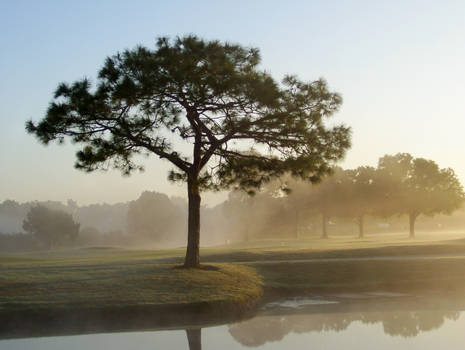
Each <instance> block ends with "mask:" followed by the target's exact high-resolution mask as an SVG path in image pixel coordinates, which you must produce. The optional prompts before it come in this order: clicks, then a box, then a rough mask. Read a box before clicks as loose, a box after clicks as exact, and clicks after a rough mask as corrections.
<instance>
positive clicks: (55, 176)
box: [0, 0, 465, 204]
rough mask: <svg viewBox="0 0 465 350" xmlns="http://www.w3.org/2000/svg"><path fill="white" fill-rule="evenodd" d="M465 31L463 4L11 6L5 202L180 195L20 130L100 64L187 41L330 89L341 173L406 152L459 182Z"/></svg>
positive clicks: (4, 12) (7, 5)
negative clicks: (80, 160)
mask: <svg viewBox="0 0 465 350" xmlns="http://www.w3.org/2000/svg"><path fill="white" fill-rule="evenodd" d="M464 21H465V2H464V1H452V0H450V1H447V0H445V1H427V0H422V1H413V0H412V1H408V0H404V1H381V0H380V1H373V0H372V1H355V0H354V1H336V0H335V1H287V2H284V1H269V0H268V1H250V0H249V1H234V2H223V1H195V2H194V1H176V0H172V1H131V2H129V1H98V0H96V1H32V0H31V1H20V0H17V1H14V2H13V1H3V2H1V3H0V31H1V33H2V35H1V36H0V48H1V54H0V76H1V79H0V100H1V103H0V164H2V165H1V171H0V184H1V185H0V201H3V200H4V199H7V198H9V199H16V200H19V201H26V200H32V199H39V200H43V199H53V200H62V201H63V200H66V199H67V198H73V199H76V200H77V201H78V203H80V204H85V203H93V202H104V201H107V202H116V201H126V200H130V199H135V198H136V197H138V196H139V194H140V192H141V191H143V190H156V191H162V192H165V193H168V194H173V195H184V192H185V189H184V187H182V186H178V185H171V184H169V183H168V182H167V181H166V174H167V169H168V168H169V164H167V163H163V162H161V161H159V160H157V159H155V158H150V159H148V160H147V161H146V162H145V163H146V168H147V170H146V172H145V173H143V174H135V175H133V176H131V177H129V178H122V177H121V176H120V174H119V173H118V172H116V171H110V172H107V173H96V174H91V175H89V174H84V173H81V172H78V171H77V170H74V168H73V163H74V152H75V148H74V147H73V146H71V145H68V146H65V147H59V146H57V145H50V146H48V147H44V146H41V145H39V144H38V142H37V141H36V140H35V139H34V138H33V137H31V136H30V135H26V134H25V132H24V123H25V121H26V120H27V119H29V118H32V119H34V120H39V119H40V118H41V117H43V115H44V112H45V110H46V108H47V105H48V103H49V102H50V100H51V97H52V93H53V91H54V89H55V88H56V86H57V84H58V83H59V82H61V81H69V82H70V81H74V80H76V79H80V78H82V77H84V76H87V77H90V78H93V77H95V74H96V72H97V71H98V69H99V68H100V66H101V65H102V63H103V61H104V59H105V57H106V56H108V55H112V54H114V53H116V52H117V51H118V50H122V49H125V48H131V47H134V46H136V45H137V44H143V45H146V46H151V45H153V42H154V40H155V38H156V37H157V36H160V35H168V36H175V35H183V34H189V33H194V34H197V35H199V36H201V37H204V38H207V39H220V40H228V41H233V42H237V43H240V44H242V45H245V46H255V47H258V48H260V50H261V54H262V67H263V68H264V69H266V70H267V71H269V72H270V73H271V74H272V75H273V76H274V77H275V78H277V79H280V78H282V76H283V75H284V74H286V73H293V74H297V75H298V76H299V77H301V78H302V79H304V80H312V79H316V78H319V77H324V78H325V79H326V80H327V81H328V83H329V85H330V87H331V88H332V89H333V90H335V91H338V92H340V93H341V94H342V95H343V98H344V104H343V108H342V109H341V111H340V112H339V113H338V114H337V116H335V118H334V121H335V122H344V123H346V124H347V125H350V126H351V127H352V129H353V147H352V149H351V150H350V151H349V152H348V154H347V157H346V160H345V161H344V162H342V165H343V166H344V167H356V166H358V165H375V164H376V162H377V159H378V158H379V157H380V156H382V155H384V154H387V153H389V154H392V153H397V152H410V153H411V154H412V155H414V156H416V157H425V158H430V159H433V160H435V161H437V162H438V164H439V165H440V166H441V167H452V168H453V169H455V170H456V172H457V174H458V175H459V177H460V178H461V180H462V182H465V163H464V162H463V158H464V157H463V153H464V149H465V135H463V133H464V130H465V119H464V117H465V105H464V98H463V93H464V92H465V66H464V62H465V40H464V39H465V22H464ZM217 200H218V199H216V201H217ZM205 201H206V202H210V203H213V202H215V198H214V197H212V196H206V200H205Z"/></svg>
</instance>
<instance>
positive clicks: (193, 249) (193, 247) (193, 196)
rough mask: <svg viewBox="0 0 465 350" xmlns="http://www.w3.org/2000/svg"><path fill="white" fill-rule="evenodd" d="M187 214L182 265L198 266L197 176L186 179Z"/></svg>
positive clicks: (198, 198)
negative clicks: (185, 240) (184, 252)
mask: <svg viewBox="0 0 465 350" xmlns="http://www.w3.org/2000/svg"><path fill="white" fill-rule="evenodd" d="M187 193H188V202H189V214H188V225H187V250H186V259H185V261H184V267H199V266H200V253H199V247H200V190H199V184H198V179H197V178H194V179H193V178H191V177H189V178H188V179H187Z"/></svg>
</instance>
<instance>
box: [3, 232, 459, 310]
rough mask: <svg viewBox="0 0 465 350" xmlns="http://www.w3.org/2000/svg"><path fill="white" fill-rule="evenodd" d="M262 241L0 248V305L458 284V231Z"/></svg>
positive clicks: (106, 303)
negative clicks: (194, 246)
mask: <svg viewBox="0 0 465 350" xmlns="http://www.w3.org/2000/svg"><path fill="white" fill-rule="evenodd" d="M406 236H407V235H406V234H405V233H399V234H389V235H388V234H383V235H376V236H368V237H367V238H365V239H357V238H354V237H347V236H333V237H330V238H329V239H325V240H323V239H320V238H306V239H299V240H280V239H270V240H262V241H253V242H246V243H241V244H237V245H230V246H223V247H214V248H204V249H202V250H201V260H202V262H203V264H205V265H207V266H210V267H212V268H210V269H201V270H197V269H195V270H194V269H179V268H176V266H179V265H180V264H181V263H182V260H183V255H184V249H183V248H179V249H170V250H138V249H124V248H116V247H88V248H76V249H67V250H54V251H50V252H30V253H21V254H2V255H0V312H3V313H7V312H8V311H15V310H40V309H47V310H49V309H54V308H55V309H66V308H67V307H70V306H72V307H79V306H83V307H86V308H114V307H121V306H144V305H147V306H153V305H167V304H168V305H177V304H190V303H194V304H195V303H214V302H219V303H221V302H237V303H238V304H240V303H241V302H247V301H250V300H257V299H259V298H260V297H261V296H262V294H263V293H264V292H265V293H269V292H271V294H273V293H274V294H276V293H278V294H279V295H293V294H294V295H298V294H301V293H322V292H323V293H324V292H327V293H334V292H347V291H355V290H357V291H367V290H384V291H386V290H388V291H402V292H412V291H415V292H417V291H428V292H430V291H435V290H445V291H461V290H464V291H465V234H460V233H441V234H435V233H419V234H418V238H416V239H414V240H412V239H408V238H406Z"/></svg>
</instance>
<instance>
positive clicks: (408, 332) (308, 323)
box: [229, 310, 460, 347]
mask: <svg viewBox="0 0 465 350" xmlns="http://www.w3.org/2000/svg"><path fill="white" fill-rule="evenodd" d="M459 315H460V312H457V311H446V312H441V311H437V310H426V311H398V312H350V313H328V314H306V315H305V314H298V315H282V316H279V315H277V316H258V317H255V318H253V319H251V320H248V321H245V322H241V323H237V324H233V325H230V326H229V333H230V334H231V335H232V336H233V338H234V339H235V340H236V341H237V342H239V343H240V344H242V345H245V346H249V347H256V346H260V345H263V344H265V343H267V342H273V341H280V340H282V339H283V338H284V337H285V336H286V335H287V334H288V333H290V332H294V333H307V332H324V331H342V330H345V329H346V328H347V327H348V326H349V325H350V324H351V323H352V322H355V321H360V322H362V323H366V324H373V323H382V325H383V328H384V332H385V333H386V334H388V335H391V336H395V335H400V336H402V337H415V336H417V335H418V334H419V333H420V332H428V331H431V330H433V329H437V328H439V327H441V326H442V325H443V323H444V321H445V320H446V319H450V320H457V319H458V317H459Z"/></svg>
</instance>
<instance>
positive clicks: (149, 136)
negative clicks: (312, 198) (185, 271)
mask: <svg viewBox="0 0 465 350" xmlns="http://www.w3.org/2000/svg"><path fill="white" fill-rule="evenodd" d="M259 63H260V55H259V51H258V49H255V48H251V49H248V48H244V47H241V46H239V45H233V44H229V43H221V42H219V41H204V40H201V39H199V38H197V37H195V36H186V37H182V38H177V39H176V40H174V41H170V40H168V39H167V38H160V39H158V41H157V47H156V49H155V50H149V49H147V48H144V47H137V48H136V49H133V50H126V51H124V52H123V53H118V54H116V55H115V56H113V57H110V58H108V59H107V60H106V62H105V64H104V66H103V68H102V69H101V70H100V73H99V82H98V84H97V88H96V89H95V90H91V85H90V82H89V80H87V79H84V80H82V81H77V82H75V83H73V84H71V85H68V84H61V85H60V86H59V87H58V88H57V90H56V92H55V101H53V102H52V103H51V105H50V107H49V109H48V111H47V114H46V116H45V118H44V119H43V120H42V121H40V122H39V123H38V124H34V123H33V122H32V121H29V122H28V123H27V125H26V129H27V131H28V132H30V133H33V134H35V135H36V136H37V137H38V138H39V140H40V141H41V142H43V143H45V144H47V143H49V142H50V141H52V140H59V141H63V140H64V138H65V137H70V138H71V139H72V141H74V142H76V143H82V144H83V145H84V146H83V149H82V150H81V151H79V152H78V153H77V163H76V167H77V168H78V169H83V170H86V171H93V170H96V169H98V168H102V167H103V168H106V167H108V164H109V162H110V161H111V160H113V163H112V164H113V165H114V167H115V168H117V169H120V170H121V171H122V172H123V173H124V174H130V173H131V172H132V171H133V170H135V169H140V168H141V167H140V166H139V165H137V164H136V163H135V159H134V156H135V155H139V154H152V155H156V156H158V157H160V158H162V159H166V160H168V161H170V162H171V163H172V165H173V166H174V167H175V169H176V170H173V171H172V172H171V173H170V176H169V178H170V179H171V180H182V181H185V182H187V192H188V202H189V214H188V243H187V251H186V258H185V263H184V266H186V267H198V266H199V262H200V260H199V242H200V192H201V190H205V189H220V188H225V187H229V186H233V185H237V186H239V187H240V188H243V189H251V188H256V187H259V186H260V185H262V184H263V183H265V182H267V181H269V180H270V179H271V178H272V177H275V176H280V175H282V174H284V173H286V172H291V173H293V174H294V175H298V176H301V177H303V178H307V179H309V180H310V181H315V180H317V179H319V178H320V177H321V176H323V175H325V174H326V173H328V171H329V169H330V166H331V164H332V163H334V162H336V161H338V160H340V159H341V158H342V157H343V155H344V153H345V151H346V149H347V148H348V147H349V143H350V141H349V139H350V130H349V128H347V127H346V126H343V125H340V126H334V127H327V126H325V124H324V120H325V119H326V118H327V117H329V116H331V115H332V114H333V113H334V112H335V111H337V110H338V108H339V106H340V104H341V97H340V96H339V95H338V94H337V93H332V92H330V91H329V90H328V88H327V86H326V83H325V82H324V81H323V80H317V81H314V82H310V83H304V82H301V81H300V80H298V79H297V78H296V77H294V76H287V77H285V78H284V80H283V82H282V84H281V85H280V84H278V83H277V82H275V80H274V79H273V78H272V77H271V76H270V75H269V74H268V73H266V72H263V71H260V70H259V69H258V65H259ZM176 138H177V139H178V140H179V141H177V142H173V141H175V139H176ZM180 143H184V144H186V143H188V144H190V145H191V154H189V155H183V154H182V153H181V151H180V150H182V149H185V147H184V146H180V147H179V150H178V151H175V148H174V146H178V145H179V144H180ZM252 145H253V146H254V153H253V154H251V153H250V152H246V151H247V150H248V149H249V148H250V147H252Z"/></svg>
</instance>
